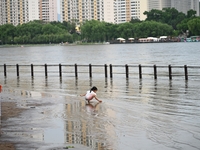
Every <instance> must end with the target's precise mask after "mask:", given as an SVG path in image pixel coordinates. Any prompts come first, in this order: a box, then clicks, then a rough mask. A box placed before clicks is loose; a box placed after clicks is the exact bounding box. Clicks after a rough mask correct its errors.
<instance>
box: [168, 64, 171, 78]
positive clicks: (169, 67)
mask: <svg viewBox="0 0 200 150" xmlns="http://www.w3.org/2000/svg"><path fill="white" fill-rule="evenodd" d="M168 69H169V80H172V67H171V65H169V66H168Z"/></svg>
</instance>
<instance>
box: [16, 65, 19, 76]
mask: <svg viewBox="0 0 200 150" xmlns="http://www.w3.org/2000/svg"><path fill="white" fill-rule="evenodd" d="M16 71H17V77H19V65H18V64H16Z"/></svg>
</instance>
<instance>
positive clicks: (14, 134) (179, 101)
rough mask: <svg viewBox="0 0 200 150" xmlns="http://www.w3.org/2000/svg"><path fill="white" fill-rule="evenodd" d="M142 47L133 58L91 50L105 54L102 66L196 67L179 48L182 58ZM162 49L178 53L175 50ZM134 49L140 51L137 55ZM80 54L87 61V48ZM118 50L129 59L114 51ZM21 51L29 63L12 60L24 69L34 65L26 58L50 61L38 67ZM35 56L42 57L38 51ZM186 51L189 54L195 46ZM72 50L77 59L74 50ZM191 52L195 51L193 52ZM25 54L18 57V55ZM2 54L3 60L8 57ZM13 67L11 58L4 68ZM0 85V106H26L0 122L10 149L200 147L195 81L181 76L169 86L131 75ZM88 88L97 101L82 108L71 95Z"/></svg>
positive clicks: (23, 80) (191, 57)
mask: <svg viewBox="0 0 200 150" xmlns="http://www.w3.org/2000/svg"><path fill="white" fill-rule="evenodd" d="M184 44H185V43H184ZM132 46H133V45H132ZM146 46H147V45H141V47H134V48H135V49H136V52H135V53H133V52H132V51H130V50H131V45H129V46H125V47H121V51H119V47H120V46H119V45H117V46H116V47H115V48H116V49H117V51H116V53H113V55H114V56H113V55H111V54H110V52H109V51H108V49H109V48H110V47H111V46H108V47H109V48H105V47H106V46H103V47H101V46H97V47H96V48H97V49H101V48H102V49H103V48H104V50H105V51H107V52H108V53H109V55H108V56H107V57H109V59H107V57H105V60H106V61H107V63H111V62H112V63H116V64H121V63H124V64H125V63H127V61H130V62H131V61H132V62H133V63H135V61H136V60H137V61H138V63H141V62H144V63H145V64H151V63H152V62H153V61H156V62H158V63H159V64H167V65H168V64H169V63H168V61H171V62H173V63H174V64H181V65H183V63H184V64H194V65H197V64H199V59H197V56H196V55H194V53H191V55H190V53H189V52H187V51H186V49H181V50H182V51H183V52H182V53H180V54H178V52H176V57H175V56H174V55H170V53H168V52H166V53H164V52H163V54H162V55H161V54H158V53H157V52H158V49H157V48H159V47H160V48H162V46H158V47H157V46H153V47H151V45H149V47H147V48H146ZM165 46H169V45H165ZM186 46H188V45H184V46H183V45H182V48H183V47H186ZM190 46H192V45H190ZM112 47H113V46H112ZM156 47H157V48H156ZM169 47H172V49H178V46H177V45H170V46H169ZM50 48H52V47H50ZM68 48H69V47H68ZM93 48H94V47H93ZM126 48H128V49H130V50H129V51H128V50H127V49H126ZM137 48H138V49H139V48H140V50H138V51H137ZM154 48H155V49H156V51H154V50H153V49H154ZM86 49H89V51H90V53H92V54H93V55H95V53H93V51H92V48H91V47H90V46H89V47H88V46H86V47H85V50H86ZM124 49H126V54H129V56H128V55H126V54H124V53H123V52H122V51H123V50H124ZM135 49H134V50H135ZM27 50H29V52H32V53H33V55H32V56H33V57H32V60H29V59H26V57H21V56H17V57H16V58H17V59H19V60H20V61H21V63H24V62H26V63H32V61H33V63H34V59H33V58H34V57H35V58H36V59H37V63H44V62H43V60H45V61H46V63H48V62H51V61H50V60H48V59H50V58H49V57H46V56H43V58H44V59H41V60H42V61H41V62H40V58H38V57H39V56H38V57H36V55H37V53H34V50H33V48H31V50H30V49H27ZM41 50H43V51H46V50H44V49H42V48H41ZM74 50H76V49H75V47H72V49H70V50H68V51H70V53H68V55H70V54H75V53H74ZM192 50H195V47H194V49H192ZM9 51H10V50H9ZM20 51H23V50H21V49H20ZM36 51H37V52H38V51H39V50H36ZM66 51H67V50H66ZM146 51H148V54H146V53H145V52H146ZM4 52H5V51H4ZM61 52H62V53H63V55H65V56H66V57H67V58H68V55H67V54H66V53H65V50H63V49H62V50H60V51H59V53H61ZM79 52H80V53H81V55H83V53H82V50H81V49H79ZM196 52H197V53H198V50H197V49H196ZM27 53H28V52H27V51H26V55H27ZM51 53H54V56H57V55H58V54H57V53H55V52H54V51H51ZM120 54H121V56H122V55H123V57H122V58H121V59H119V55H120ZM130 54H134V55H131V56H133V57H131V58H130ZM23 55H25V54H23ZM48 55H49V56H50V57H51V59H52V62H54V63H57V62H58V60H57V59H53V56H52V54H48ZM102 55H104V53H101V52H100V54H99V55H98V56H100V57H95V59H92V61H91V62H90V63H95V64H104V63H105V62H103V60H102ZM186 55H187V56H188V57H186ZM5 56H8V57H7V59H11V57H10V55H5ZM71 56H72V55H71ZM87 56H88V55H87V54H86V55H83V56H82V57H81V59H79V60H77V61H78V62H80V63H83V62H84V60H85V58H87ZM137 56H140V57H139V58H138V57H137ZM141 56H144V58H145V59H144V58H142V57H141ZM150 56H152V57H150ZM167 56H168V57H167ZM27 57H28V56H27ZM57 57H59V58H60V60H61V61H64V62H65V63H69V64H72V63H73V64H74V63H75V59H74V58H68V59H67V60H68V61H69V62H68V61H67V60H64V58H62V57H60V56H57ZM72 57H77V56H75V55H73V56H72ZM153 57H155V58H153ZM96 58H97V59H96ZM114 58H118V59H114ZM176 58H177V59H176ZM3 59H4V60H5V58H3ZM21 59H22V60H21ZM73 59H74V60H73ZM192 60H195V61H192ZM16 61H17V60H15V59H13V60H11V61H10V63H16ZM78 62H76V63H78ZM2 63H3V62H2ZM7 63H8V62H7ZM35 63H36V61H35ZM86 63H87V62H86ZM0 79H1V84H2V85H3V92H2V93H1V98H2V99H1V101H15V102H16V103H17V105H18V106H19V107H22V108H26V111H24V112H23V113H22V114H21V115H20V116H18V117H14V118H9V119H8V120H2V124H1V125H2V131H3V134H2V136H1V137H0V141H11V142H15V143H18V144H17V149H63V147H66V146H74V147H75V148H74V149H91V150H93V149H95V150H102V149H103V150H122V149H126V150H133V149H134V150H147V149H154V150H160V149H163V150H175V149H181V150H188V149H189V150H199V149H200V120H199V118H200V99H199V96H200V94H199V88H200V80H199V77H198V76H197V77H195V78H193V79H189V80H188V81H185V80H183V79H182V78H180V79H179V78H176V79H173V80H171V81H169V80H168V78H163V79H160V78H158V79H157V80H154V79H153V78H152V77H149V78H143V79H142V80H139V79H138V78H137V77H131V78H129V79H126V78H125V77H124V76H120V75H117V76H114V78H113V79H110V78H107V79H105V78H102V77H99V76H94V77H93V78H88V77H85V78H82V77H81V76H79V77H78V78H77V79H76V78H74V77H63V78H59V77H55V76H53V77H51V76H50V77H48V78H44V77H41V76H39V77H34V78H33V79H32V78H30V77H29V76H23V77H19V78H16V77H15V76H14V75H10V76H8V77H7V78H4V77H3V76H1V77H0ZM93 85H95V86H97V87H98V89H99V90H98V93H97V96H98V98H99V99H101V100H103V102H102V103H100V104H98V103H96V102H95V101H94V102H92V104H91V105H87V104H86V103H85V101H84V98H83V97H80V96H79V95H80V94H83V93H85V92H86V91H87V90H88V89H89V88H90V87H91V86H93ZM23 143H26V144H23Z"/></svg>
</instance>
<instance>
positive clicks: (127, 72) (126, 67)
mask: <svg viewBox="0 0 200 150" xmlns="http://www.w3.org/2000/svg"><path fill="white" fill-rule="evenodd" d="M125 70H126V78H128V77H129V68H128V65H127V64H126V65H125Z"/></svg>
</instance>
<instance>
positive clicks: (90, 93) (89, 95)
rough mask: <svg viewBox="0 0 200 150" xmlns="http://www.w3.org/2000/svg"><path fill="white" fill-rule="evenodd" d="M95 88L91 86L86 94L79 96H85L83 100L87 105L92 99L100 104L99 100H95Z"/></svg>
mask: <svg viewBox="0 0 200 150" xmlns="http://www.w3.org/2000/svg"><path fill="white" fill-rule="evenodd" d="M97 90H98V89H97V87H95V86H93V87H92V88H91V89H90V90H89V91H87V93H86V94H83V95H80V96H85V100H87V101H88V103H89V102H90V100H92V99H93V98H95V99H96V100H97V101H99V102H102V101H101V100H99V99H98V98H97V94H96V92H97Z"/></svg>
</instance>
